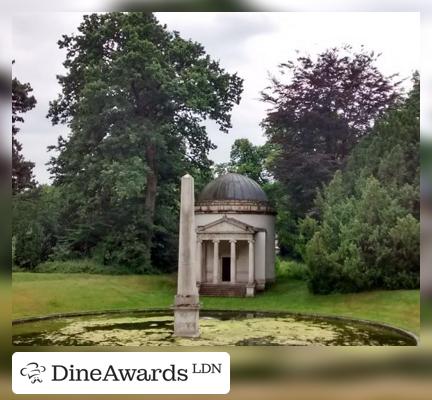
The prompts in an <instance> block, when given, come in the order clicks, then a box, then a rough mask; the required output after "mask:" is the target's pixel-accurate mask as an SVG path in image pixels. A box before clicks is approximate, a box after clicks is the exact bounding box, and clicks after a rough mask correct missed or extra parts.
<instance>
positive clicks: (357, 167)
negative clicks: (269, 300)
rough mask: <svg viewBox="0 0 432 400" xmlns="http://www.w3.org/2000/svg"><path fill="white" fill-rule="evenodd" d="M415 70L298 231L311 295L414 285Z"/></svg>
mask: <svg viewBox="0 0 432 400" xmlns="http://www.w3.org/2000/svg"><path fill="white" fill-rule="evenodd" d="M419 89H420V86H419V77H418V74H415V75H414V86H413V89H412V91H411V92H410V95H409V97H408V98H407V99H406V100H405V101H404V103H403V104H402V105H401V106H399V107H398V108H397V109H395V110H392V111H391V112H389V113H388V115H387V116H386V117H385V118H383V119H381V120H380V121H378V122H377V124H376V125H375V127H374V129H373V131H372V132H371V134H370V135H368V136H367V137H365V138H363V140H362V141H361V142H360V143H359V144H358V145H357V146H356V147H355V149H354V150H353V153H352V155H351V156H350V157H349V159H348V162H347V167H346V170H345V171H344V172H343V173H342V172H341V171H338V172H337V173H336V174H335V176H334V178H333V179H332V181H331V182H330V183H329V184H328V185H327V186H326V187H325V189H324V190H323V191H322V192H321V193H320V194H319V196H318V198H317V208H318V210H319V221H315V223H312V221H311V219H310V218H306V219H305V220H303V222H302V223H301V231H302V232H305V233H306V235H305V237H306V238H311V239H310V240H309V241H308V242H307V244H306V245H305V246H304V249H305V250H304V254H305V260H306V263H307V265H308V267H309V269H310V280H309V285H310V288H311V290H312V291H313V292H314V293H329V292H353V291H361V290H370V289H378V288H384V289H411V288H417V287H419V283H420V274H419V272H420V271H419V267H420V265H419V263H420V259H419V252H420V229H419V227H420V219H419V218H420V216H419V208H420V207H419V204H420V203H419V172H420V168H419V134H420V119H419V115H420V90H419Z"/></svg>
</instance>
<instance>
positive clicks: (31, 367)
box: [20, 362, 46, 383]
mask: <svg viewBox="0 0 432 400" xmlns="http://www.w3.org/2000/svg"><path fill="white" fill-rule="evenodd" d="M45 371H46V368H45V367H44V366H43V365H39V364H38V363H35V362H31V363H28V364H27V365H26V366H25V367H24V368H22V369H21V371H20V374H21V375H22V376H27V377H28V378H29V380H30V382H31V383H36V382H42V379H41V378H40V374H41V373H43V372H45Z"/></svg>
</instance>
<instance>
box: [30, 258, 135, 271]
mask: <svg viewBox="0 0 432 400" xmlns="http://www.w3.org/2000/svg"><path fill="white" fill-rule="evenodd" d="M34 272H44V273H66V274H74V273H87V274H101V275H128V274H130V273H131V271H130V270H129V269H128V268H125V267H121V266H113V265H102V264H99V263H98V262H96V261H94V260H91V259H82V260H68V261H47V262H44V263H42V264H39V265H38V266H37V267H35V268H34Z"/></svg>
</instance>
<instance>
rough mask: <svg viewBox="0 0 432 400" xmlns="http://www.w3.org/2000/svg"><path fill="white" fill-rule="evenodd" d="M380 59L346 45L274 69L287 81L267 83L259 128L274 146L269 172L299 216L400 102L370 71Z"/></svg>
mask: <svg viewBox="0 0 432 400" xmlns="http://www.w3.org/2000/svg"><path fill="white" fill-rule="evenodd" d="M378 57H379V55H375V54H374V52H366V51H365V50H364V49H362V50H361V51H360V52H358V53H355V52H353V51H352V49H351V48H350V47H348V46H346V47H344V48H343V49H337V48H333V49H329V50H326V51H324V52H323V53H321V54H318V56H317V57H316V58H312V57H311V56H298V57H297V58H296V59H295V60H292V61H288V62H286V63H283V64H281V65H280V66H279V68H280V73H281V74H282V76H285V77H286V76H288V79H287V80H281V79H278V78H276V77H273V78H271V84H270V86H269V87H267V88H266V89H265V90H264V91H263V92H262V100H263V101H264V102H266V103H268V104H269V105H270V109H269V110H268V113H267V116H266V118H265V119H264V120H263V121H262V126H263V127H264V129H265V133H266V135H267V137H268V139H269V142H270V143H272V144H275V145H277V146H279V148H280V153H279V157H278V158H277V159H276V160H275V161H276V162H275V163H274V166H273V169H272V172H273V174H274V176H275V178H276V179H278V180H280V181H281V182H282V183H283V184H284V185H285V187H286V189H287V190H288V192H289V194H290V195H291V197H292V200H293V204H294V205H295V206H296V213H297V215H298V216H304V214H305V213H306V212H307V211H309V210H310V208H311V206H312V205H313V199H314V198H315V195H316V190H317V188H320V187H321V186H322V185H323V184H325V183H328V181H329V180H330V179H331V177H332V176H333V174H334V173H335V171H336V170H338V169H340V168H341V167H342V166H343V165H344V162H345V161H346V158H347V156H348V155H349V153H350V151H351V149H352V148H353V147H354V146H355V144H356V143H358V141H359V140H360V139H361V138H362V137H363V136H364V135H366V134H368V132H369V131H370V129H371V127H372V125H373V123H374V122H375V121H376V120H377V119H379V118H380V117H381V116H383V115H384V113H385V112H386V111H387V110H388V109H389V108H390V107H391V106H393V105H395V104H396V103H397V102H398V100H399V98H400V91H399V83H400V82H394V77H395V75H392V76H384V75H383V74H382V73H381V72H380V71H379V70H378V69H377V67H376V66H375V62H376V60H377V59H378Z"/></svg>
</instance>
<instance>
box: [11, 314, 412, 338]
mask: <svg viewBox="0 0 432 400" xmlns="http://www.w3.org/2000/svg"><path fill="white" fill-rule="evenodd" d="M200 311H203V312H207V311H208V312H215V313H218V312H220V313H225V312H228V313H229V312H234V313H235V312H238V313H244V314H247V313H261V314H264V315H268V316H276V315H287V316H293V317H306V318H317V319H328V320H333V321H347V322H359V323H363V324H367V325H373V326H376V327H379V328H385V329H389V330H392V331H394V332H398V333H400V334H402V335H406V336H409V337H410V338H411V339H413V340H414V341H415V345H413V346H418V345H419V344H420V339H419V337H418V336H417V335H416V334H415V333H413V332H411V331H409V330H407V329H403V328H399V327H397V326H394V325H391V324H388V323H386V322H378V321H371V320H368V319H359V318H351V317H347V316H342V315H327V314H316V313H301V312H295V311H270V310H221V309H201V310H200ZM144 312H149V313H152V312H154V313H158V312H173V309H172V308H131V309H121V310H119V309H111V310H91V311H72V312H65V313H55V314H48V315H41V316H31V317H23V318H17V319H14V320H12V326H13V325H20V324H25V323H29V322H37V321H47V320H51V319H58V318H73V317H87V316H90V317H91V316H98V315H104V314H106V315H115V314H127V313H131V314H134V313H137V314H138V313H144Z"/></svg>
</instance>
